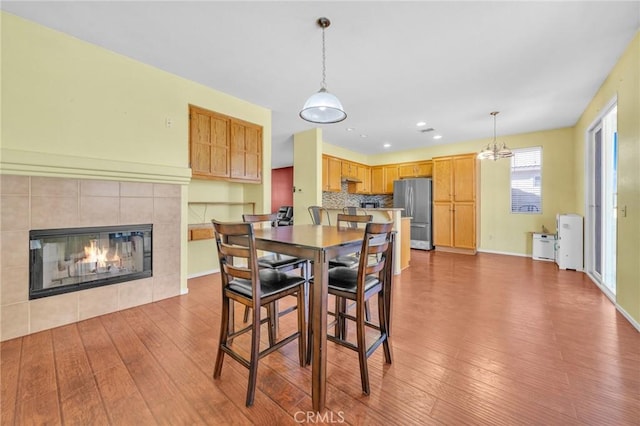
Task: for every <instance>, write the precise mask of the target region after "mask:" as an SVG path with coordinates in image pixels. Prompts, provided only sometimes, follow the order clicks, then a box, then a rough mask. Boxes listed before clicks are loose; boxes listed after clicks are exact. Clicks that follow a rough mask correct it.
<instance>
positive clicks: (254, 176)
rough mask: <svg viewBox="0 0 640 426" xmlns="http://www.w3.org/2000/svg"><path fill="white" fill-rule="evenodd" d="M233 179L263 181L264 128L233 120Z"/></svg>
mask: <svg viewBox="0 0 640 426" xmlns="http://www.w3.org/2000/svg"><path fill="white" fill-rule="evenodd" d="M230 151H231V178H232V179H234V180H249V181H256V182H259V181H261V180H262V127H261V126H258V125H255V124H251V123H247V122H244V121H239V120H234V119H232V120H231V149H230Z"/></svg>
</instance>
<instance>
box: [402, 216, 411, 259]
mask: <svg viewBox="0 0 640 426" xmlns="http://www.w3.org/2000/svg"><path fill="white" fill-rule="evenodd" d="M400 240H401V241H402V245H401V246H400V269H405V268H407V267H408V266H409V262H410V261H411V218H408V217H403V218H402V225H401V227H400Z"/></svg>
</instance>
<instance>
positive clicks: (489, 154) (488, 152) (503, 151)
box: [478, 111, 513, 161]
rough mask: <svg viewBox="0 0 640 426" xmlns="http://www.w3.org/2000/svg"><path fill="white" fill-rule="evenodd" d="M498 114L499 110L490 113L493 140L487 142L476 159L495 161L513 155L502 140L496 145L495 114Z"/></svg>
mask: <svg viewBox="0 0 640 426" xmlns="http://www.w3.org/2000/svg"><path fill="white" fill-rule="evenodd" d="M498 114H499V111H493V112H491V113H490V115H492V116H493V142H490V143H488V144H487V147H486V148H485V149H483V150H482V151H480V153H479V154H478V159H480V160H493V161H496V160H497V159H499V158H509V157H513V152H512V151H511V150H510V149H509V148H508V147H507V145H506V144H505V143H504V142H502V144H501V145H500V146H498V141H496V115H498Z"/></svg>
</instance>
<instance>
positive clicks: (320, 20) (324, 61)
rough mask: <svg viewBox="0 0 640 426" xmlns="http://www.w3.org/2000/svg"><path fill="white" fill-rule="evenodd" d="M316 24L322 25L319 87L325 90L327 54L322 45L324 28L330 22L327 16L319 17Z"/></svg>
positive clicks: (323, 43) (323, 44)
mask: <svg viewBox="0 0 640 426" xmlns="http://www.w3.org/2000/svg"><path fill="white" fill-rule="evenodd" d="M323 19H325V20H326V23H325V22H324V21H323ZM318 25H320V26H321V27H322V86H320V87H321V88H323V89H324V90H327V54H326V51H325V47H324V46H325V41H324V30H325V28H327V27H328V26H329V25H331V23H330V22H329V20H328V19H327V18H320V19H318Z"/></svg>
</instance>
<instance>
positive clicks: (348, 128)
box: [347, 127, 355, 132]
mask: <svg viewBox="0 0 640 426" xmlns="http://www.w3.org/2000/svg"><path fill="white" fill-rule="evenodd" d="M354 130H355V129H354V128H353V127H347V132H353V131H354Z"/></svg>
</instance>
